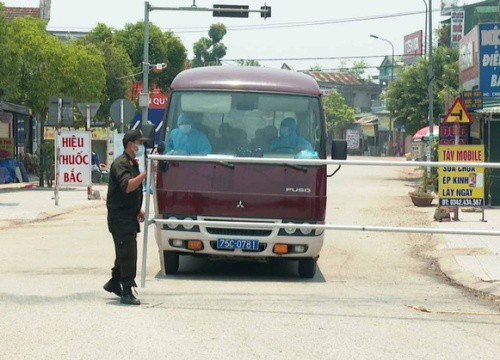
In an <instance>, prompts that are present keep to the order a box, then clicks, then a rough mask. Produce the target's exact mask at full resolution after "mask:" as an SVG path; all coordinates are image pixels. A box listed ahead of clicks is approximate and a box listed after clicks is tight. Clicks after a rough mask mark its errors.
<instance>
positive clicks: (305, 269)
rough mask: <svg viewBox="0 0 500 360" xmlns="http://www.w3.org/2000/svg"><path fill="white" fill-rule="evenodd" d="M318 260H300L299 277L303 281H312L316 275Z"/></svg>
mask: <svg viewBox="0 0 500 360" xmlns="http://www.w3.org/2000/svg"><path fill="white" fill-rule="evenodd" d="M316 267H317V266H316V259H315V258H304V259H300V260H299V275H300V277H301V278H303V279H312V278H313V277H314V274H316Z"/></svg>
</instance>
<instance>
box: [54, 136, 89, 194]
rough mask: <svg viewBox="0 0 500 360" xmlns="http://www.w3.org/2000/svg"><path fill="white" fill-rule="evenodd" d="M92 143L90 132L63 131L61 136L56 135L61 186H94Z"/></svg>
mask: <svg viewBox="0 0 500 360" xmlns="http://www.w3.org/2000/svg"><path fill="white" fill-rule="evenodd" d="M90 141H91V140H90V131H64V130H63V131H61V135H57V133H56V142H55V143H56V152H55V153H56V158H57V148H59V171H58V173H59V186H92V177H91V174H90V171H91V145H90ZM56 161H57V159H56Z"/></svg>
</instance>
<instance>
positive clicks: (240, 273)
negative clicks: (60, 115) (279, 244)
mask: <svg viewBox="0 0 500 360" xmlns="http://www.w3.org/2000/svg"><path fill="white" fill-rule="evenodd" d="M155 278H157V279H162V278H163V279H169V280H199V281H259V282H266V281H269V282H314V283H319V282H326V280H325V278H324V276H323V274H322V273H321V269H320V268H319V266H318V269H317V270H316V275H315V276H314V278H312V279H303V278H300V277H299V274H298V262H297V261H290V260H282V259H275V260H273V261H271V262H265V263H263V262H255V261H226V260H209V259H207V258H199V257H193V256H181V257H180V266H179V272H178V273H177V274H176V275H168V276H165V275H164V274H163V273H162V272H161V271H160V272H158V273H157V274H156V276H155Z"/></svg>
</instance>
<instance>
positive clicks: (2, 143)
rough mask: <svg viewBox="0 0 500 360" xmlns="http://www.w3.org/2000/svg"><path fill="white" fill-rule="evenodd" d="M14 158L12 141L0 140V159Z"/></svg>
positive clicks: (10, 139) (8, 139) (7, 139)
mask: <svg viewBox="0 0 500 360" xmlns="http://www.w3.org/2000/svg"><path fill="white" fill-rule="evenodd" d="M13 158H14V139H12V138H0V159H13Z"/></svg>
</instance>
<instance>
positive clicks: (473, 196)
mask: <svg viewBox="0 0 500 360" xmlns="http://www.w3.org/2000/svg"><path fill="white" fill-rule="evenodd" d="M438 152H439V161H447V162H484V160H485V152H484V145H457V146H439V149H438ZM438 180H439V181H438V182H439V191H438V195H439V205H440V206H483V205H484V168H474V167H464V166H448V167H440V168H439V169H438Z"/></svg>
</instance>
